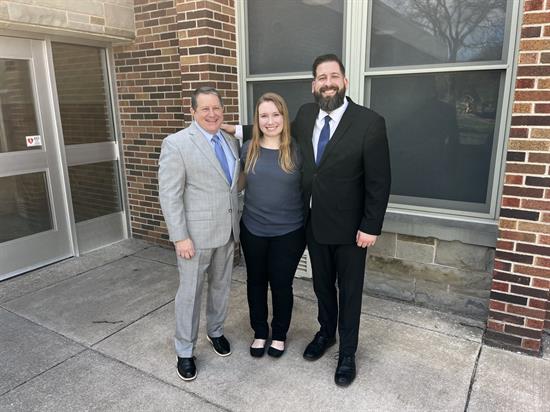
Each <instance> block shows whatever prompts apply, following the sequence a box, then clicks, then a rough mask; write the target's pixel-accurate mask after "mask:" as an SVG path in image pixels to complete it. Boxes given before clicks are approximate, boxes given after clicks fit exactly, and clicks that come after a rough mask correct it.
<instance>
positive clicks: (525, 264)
mask: <svg viewBox="0 0 550 412" xmlns="http://www.w3.org/2000/svg"><path fill="white" fill-rule="evenodd" d="M549 77H550V1H548V0H546V1H543V0H526V1H525V3H524V14H523V25H522V28H521V42H520V53H519V65H518V72H517V81H516V89H515V98H514V108H513V115H512V127H511V129H510V135H509V143H508V153H507V161H506V175H505V183H504V189H503V197H502V203H501V210H500V221H499V229H500V231H499V237H498V243H497V251H496V260H495V270H494V276H493V283H492V291H491V301H490V314H489V320H488V323H487V329H488V330H487V332H486V334H485V341H486V342H487V343H490V344H494V345H498V346H505V347H509V348H512V349H514V350H522V351H526V352H534V353H538V352H539V351H540V349H541V339H542V331H543V329H544V327H545V326H546V328H548V327H549V326H550V321H549V320H550V316H549V313H550V312H549V311H548V309H549V306H548V305H549V303H548V302H549V289H550V258H549V256H550V177H548V175H549V173H550V170H549V165H550V127H549V126H550V117H549V116H548V113H549V112H550V104H549V102H550V80H549Z"/></svg>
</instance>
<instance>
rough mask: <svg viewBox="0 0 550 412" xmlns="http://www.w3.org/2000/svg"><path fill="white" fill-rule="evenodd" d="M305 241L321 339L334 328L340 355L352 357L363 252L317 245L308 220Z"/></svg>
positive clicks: (354, 247) (345, 246)
mask: <svg viewBox="0 0 550 412" xmlns="http://www.w3.org/2000/svg"><path fill="white" fill-rule="evenodd" d="M306 238H307V248H308V253H309V257H310V260H311V268H312V271H313V289H314V291H315V295H316V296H317V302H318V317H317V319H318V321H319V323H320V325H321V330H320V332H321V335H323V336H325V337H329V338H330V337H333V336H335V334H336V327H337V326H338V334H339V337H340V355H343V356H349V355H355V352H356V351H357V342H358V337H359V320H360V317H361V303H362V297H363V282H364V279H365V259H366V257H367V249H366V248H364V249H363V248H360V247H358V246H357V245H356V244H355V243H350V244H343V245H330V244H321V243H318V242H317V241H316V240H315V237H314V236H313V231H312V227H311V220H310V219H308V223H307V225H306ZM336 283H338V290H337V289H336Z"/></svg>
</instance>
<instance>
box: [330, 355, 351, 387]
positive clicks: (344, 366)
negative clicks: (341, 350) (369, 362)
mask: <svg viewBox="0 0 550 412" xmlns="http://www.w3.org/2000/svg"><path fill="white" fill-rule="evenodd" d="M354 379H355V356H340V357H339V358H338V366H337V367H336V373H335V374H334V382H335V383H336V385H338V386H349V385H351V383H352V382H353V380H354Z"/></svg>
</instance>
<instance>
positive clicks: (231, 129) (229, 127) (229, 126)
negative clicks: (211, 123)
mask: <svg viewBox="0 0 550 412" xmlns="http://www.w3.org/2000/svg"><path fill="white" fill-rule="evenodd" d="M220 129H222V130H223V131H224V132H227V133H229V134H235V132H236V130H237V128H236V127H235V125H232V124H229V123H222V125H221V126H220Z"/></svg>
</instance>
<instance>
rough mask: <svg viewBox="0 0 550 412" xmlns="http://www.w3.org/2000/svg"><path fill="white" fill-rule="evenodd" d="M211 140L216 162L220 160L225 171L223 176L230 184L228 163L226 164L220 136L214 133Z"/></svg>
mask: <svg viewBox="0 0 550 412" xmlns="http://www.w3.org/2000/svg"><path fill="white" fill-rule="evenodd" d="M212 141H213V142H214V151H215V152H216V157H217V158H218V162H220V166H221V167H222V170H223V172H224V173H225V177H227V181H228V182H229V185H231V173H230V172H229V165H228V164H227V159H226V158H225V153H224V152H223V147H222V142H221V141H220V137H219V136H218V135H217V134H215V135H214V137H212Z"/></svg>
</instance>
